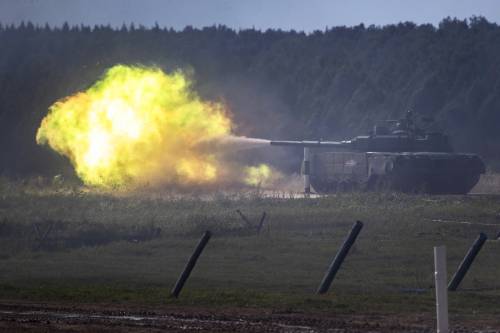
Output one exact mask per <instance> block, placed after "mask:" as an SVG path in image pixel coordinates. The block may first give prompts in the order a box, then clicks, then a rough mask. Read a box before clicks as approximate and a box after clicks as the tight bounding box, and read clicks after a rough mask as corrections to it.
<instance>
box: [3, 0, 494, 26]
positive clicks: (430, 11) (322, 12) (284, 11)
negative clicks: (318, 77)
mask: <svg viewBox="0 0 500 333" xmlns="http://www.w3.org/2000/svg"><path fill="white" fill-rule="evenodd" d="M473 15H476V16H484V17H486V18H487V19H488V20H489V21H492V22H497V23H499V22H500V0H344V1H339V0H267V1H266V0H246V1H244V0H0V22H2V23H3V24H10V23H15V24H19V23H20V22H21V21H32V22H34V23H38V24H45V23H49V24H50V25H52V26H54V25H61V24H62V23H63V22H65V21H67V22H68V23H70V24H81V23H84V24H87V25H95V24H108V23H109V24H111V25H112V26H116V27H119V26H121V25H122V24H123V23H127V24H129V23H131V22H134V23H135V24H136V25H138V24H142V25H145V26H152V25H153V24H154V23H155V22H158V24H159V25H160V26H165V27H173V28H175V29H182V28H184V27H185V26H186V25H192V26H195V27H203V26H210V25H214V24H224V25H227V26H229V27H232V28H251V27H255V28H256V29H268V28H281V29H284V30H289V29H295V30H305V31H307V32H310V31H312V30H315V29H319V30H323V29H324V28H325V27H327V26H328V27H332V26H338V25H348V26H350V25H356V24H359V23H364V24H365V25H370V24H375V25H386V24H390V23H397V22H401V21H413V22H415V23H432V24H435V25H436V24H438V23H439V21H441V20H442V19H443V18H444V17H447V16H451V17H458V18H468V17H471V16H473Z"/></svg>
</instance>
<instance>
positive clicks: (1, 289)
mask: <svg viewBox="0 0 500 333" xmlns="http://www.w3.org/2000/svg"><path fill="white" fill-rule="evenodd" d="M286 196H287V195H281V197H286ZM499 201H500V200H499V198H497V197H494V196H490V197H486V196H473V197H465V196H423V195H422V196H420V195H419V196H414V195H413V196H412V195H403V194H397V193H381V194H373V193H372V194H359V193H354V194H344V195H338V196H330V197H324V198H318V199H283V198H278V197H275V198H264V197H262V196H260V195H258V193H246V194H241V193H236V192H235V193H228V192H220V193H216V194H212V195H209V194H201V195H200V194H193V193H185V194H183V195H182V196H179V195H174V194H172V193H166V194H165V193H162V192H160V191H156V192H147V191H143V192H141V193H135V194H124V193H121V194H116V193H115V194H112V193H105V192H98V191H91V190H84V191H83V190H81V189H80V188H78V187H75V188H68V187H61V186H56V185H54V186H40V187H38V186H34V185H33V184H22V183H13V182H8V181H5V180H3V181H2V182H0V297H1V298H3V299H29V300H54V301H58V300H63V301H78V302H120V303H127V302H133V303H145V304H179V305H200V306H245V307H270V308H275V309H281V310H283V311H336V312H359V311H363V312H415V311H427V312H432V311H433V290H432V289H429V288H431V287H432V286H433V246H435V245H441V244H444V245H447V248H448V273H449V275H450V277H451V274H452V273H453V272H454V271H455V269H456V267H457V266H458V264H459V262H460V261H461V259H462V257H463V255H464V254H465V252H466V251H467V249H468V248H469V246H470V245H471V244H472V242H473V240H474V239H475V238H476V237H477V235H478V233H479V232H480V231H483V232H485V233H486V234H487V235H488V236H490V238H493V236H494V235H496V233H497V232H498V231H500V215H499V214H500V205H499V203H500V202H499ZM236 209H241V210H242V211H243V212H244V213H245V214H246V215H247V216H248V217H249V218H250V219H251V220H252V221H253V222H254V223H255V224H256V223H257V221H258V219H259V217H260V214H261V213H262V212H263V211H266V212H267V214H268V220H267V221H266V225H265V227H264V230H263V232H262V233H261V234H260V235H256V233H255V231H254V230H250V229H248V228H247V227H246V226H245V222H243V221H242V220H241V218H240V217H239V216H238V215H237V214H236V213H235V210H236ZM355 220H362V221H363V222H365V227H364V228H363V230H362V231H361V234H360V236H359V238H358V241H357V243H356V245H355V246H354V247H353V249H352V251H351V253H350V254H349V255H348V257H347V259H346V262H345V263H344V265H343V267H342V268H341V270H340V271H339V273H338V275H337V277H336V279H335V281H334V283H333V285H332V288H331V292H330V293H329V294H328V295H326V296H315V295H314V291H315V290H316V288H317V287H318V284H319V282H320V281H321V278H322V276H323V274H324V272H325V270H326V268H327V267H328V265H329V263H330V261H331V259H332V258H333V256H334V255H335V253H336V251H337V249H338V247H339V246H340V244H341V243H342V241H343V239H344V238H345V236H346V234H347V233H348V231H349V230H350V228H351V225H352V224H353V223H354V221H355ZM433 220H442V221H448V222H449V221H451V223H448V222H446V223H439V222H433ZM453 221H455V222H456V221H468V222H471V224H461V223H454V222H453ZM34 223H37V224H38V225H39V228H40V230H41V231H42V232H43V231H44V230H46V228H48V226H49V225H50V224H53V230H52V232H51V233H50V234H49V237H48V238H49V239H50V240H51V241H50V242H47V244H45V245H44V246H42V248H41V249H38V246H37V244H38V242H37V241H36V232H35V231H34V226H33V224H34ZM482 224H487V225H482ZM490 224H491V225H490ZM156 228H160V229H161V234H160V236H159V237H156V235H154V236H153V235H152V234H150V230H153V229H156ZM207 229H209V230H211V231H212V232H213V233H214V236H213V238H212V240H211V241H210V243H209V244H208V246H207V248H206V251H205V253H203V254H202V257H201V258H200V261H199V262H198V265H197V267H196V268H195V270H194V271H193V274H192V276H191V278H190V280H189V281H188V283H187V284H186V287H185V290H184V291H183V292H182V294H181V297H180V298H179V299H178V300H174V299H171V298H169V297H168V294H169V290H170V288H171V287H172V286H173V284H174V283H175V281H176V279H177V277H178V274H179V273H180V271H181V270H182V268H183V267H184V265H185V262H186V260H187V258H188V257H189V255H190V254H191V251H192V250H193V248H194V247H195V245H196V243H197V241H198V239H199V238H200V237H201V234H202V233H203V231H204V230H207ZM141 237H142V238H141ZM499 250H500V242H497V241H493V240H490V241H488V242H487V243H486V244H485V246H484V248H483V250H482V251H481V253H480V255H479V256H478V258H477V260H476V262H475V263H474V264H473V266H472V268H471V270H470V272H469V273H468V275H467V276H466V278H465V280H464V281H463V283H462V285H461V289H462V290H461V291H459V292H456V293H451V294H450V310H451V311H453V312H454V313H463V314H468V313H469V314H470V313H486V314H491V315H494V314H498V313H500V307H499V306H498V304H499V300H500V279H499V277H500V265H498V253H499ZM412 289H425V291H424V292H422V293H419V294H412V293H408V291H409V290H410V291H411V290H412Z"/></svg>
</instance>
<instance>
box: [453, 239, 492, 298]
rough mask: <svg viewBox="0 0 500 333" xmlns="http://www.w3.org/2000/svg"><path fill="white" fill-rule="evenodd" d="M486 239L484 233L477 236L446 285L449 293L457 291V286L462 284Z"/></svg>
mask: <svg viewBox="0 0 500 333" xmlns="http://www.w3.org/2000/svg"><path fill="white" fill-rule="evenodd" d="M487 239H488V237H487V236H486V235H485V234H484V233H482V232H481V233H480V234H479V237H478V238H477V239H476V240H475V241H474V243H473V244H472V246H471V248H470V249H469V252H467V254H466V255H465V258H464V259H463V260H462V262H461V263H460V265H459V266H458V269H457V272H456V273H455V275H453V278H452V279H451V281H450V284H448V290H449V291H455V290H457V288H458V286H459V285H460V282H462V280H463V278H464V277H465V274H467V271H468V270H469V268H470V266H471V265H472V263H473V262H474V259H475V258H476V256H477V254H478V253H479V251H481V248H482V247H483V245H484V243H485V242H486V240H487Z"/></svg>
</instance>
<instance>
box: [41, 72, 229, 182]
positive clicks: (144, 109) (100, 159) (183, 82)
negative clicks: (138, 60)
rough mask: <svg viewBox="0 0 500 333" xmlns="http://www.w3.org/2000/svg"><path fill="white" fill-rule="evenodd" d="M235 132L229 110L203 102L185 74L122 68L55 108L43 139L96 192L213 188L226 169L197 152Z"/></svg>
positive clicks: (46, 121)
mask: <svg viewBox="0 0 500 333" xmlns="http://www.w3.org/2000/svg"><path fill="white" fill-rule="evenodd" d="M230 132H231V120H230V119H229V117H228V116H227V113H226V112H225V110H224V108H223V106H222V105H220V104H217V103H210V102H205V101H202V100H201V99H200V98H199V97H198V96H197V95H196V94H195V93H194V92H193V91H192V90H191V88H190V81H189V80H188V79H187V77H186V76H185V75H184V74H183V73H182V72H180V71H177V72H175V73H171V74H166V73H164V72H163V71H161V70H160V69H158V68H145V67H137V66H124V65H117V66H114V67H112V68H111V69H109V70H108V71H107V72H106V73H105V74H104V76H103V77H102V79H101V80H100V81H98V82H96V83H95V84H94V85H93V86H91V87H90V88H89V89H88V90H86V91H85V92H80V93H77V94H75V95H73V96H70V97H67V98H64V99H62V100H59V101H57V102H56V103H54V104H53V105H52V106H51V107H50V109H49V113H48V115H47V116H46V117H45V118H44V119H43V121H42V123H41V126H40V128H39V129H38V132H37V136H36V140H37V142H38V143H39V144H48V145H49V146H50V147H52V148H53V149H54V150H55V151H57V152H59V153H60V154H63V155H65V156H67V157H68V158H69V159H70V161H71V163H72V164H73V165H74V167H75V170H76V172H77V174H78V176H79V177H80V178H81V179H82V180H83V181H84V183H86V184H88V185H96V186H105V187H109V186H115V185H130V184H132V185H133V184H141V183H147V182H149V181H151V180H153V179H158V178H159V179H161V180H162V181H164V182H176V183H183V184H192V183H196V184H205V183H211V182H214V181H216V180H217V178H218V177H219V176H220V174H219V169H220V166H219V164H218V161H217V159H216V158H215V156H214V155H213V154H210V153H209V152H207V151H205V150H200V149H197V145H198V144H200V143H201V142H203V141H206V140H212V139H217V138H220V137H223V136H226V135H229V134H230Z"/></svg>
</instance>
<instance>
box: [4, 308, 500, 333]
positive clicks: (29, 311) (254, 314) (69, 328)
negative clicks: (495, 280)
mask: <svg viewBox="0 0 500 333" xmlns="http://www.w3.org/2000/svg"><path fill="white" fill-rule="evenodd" d="M457 323H458V324H457V325H455V326H454V328H453V332H490V333H491V332H500V322H498V321H497V322H494V321H492V320H486V319H482V320H468V321H465V322H463V321H461V322H458V321H457ZM0 331H2V332H123V331H127V332H166V331H168V332H181V331H182V332H194V331H210V332H336V333H341V332H345V333H349V332H433V331H434V324H433V318H432V316H431V315H428V314H417V315H395V314H386V315H380V314H364V315H359V314H357V315H346V314H335V313H325V312H322V313H287V312H277V311H273V310H269V309H242V308H229V309H206V308H191V307H190V308H184V307H182V308H181V307H172V306H168V307H167V306H163V307H156V308H152V307H139V306H116V305H107V304H98V305H97V304H96V305H78V304H67V303H64V304H55V303H50V304H41V303H18V302H2V303H0Z"/></svg>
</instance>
